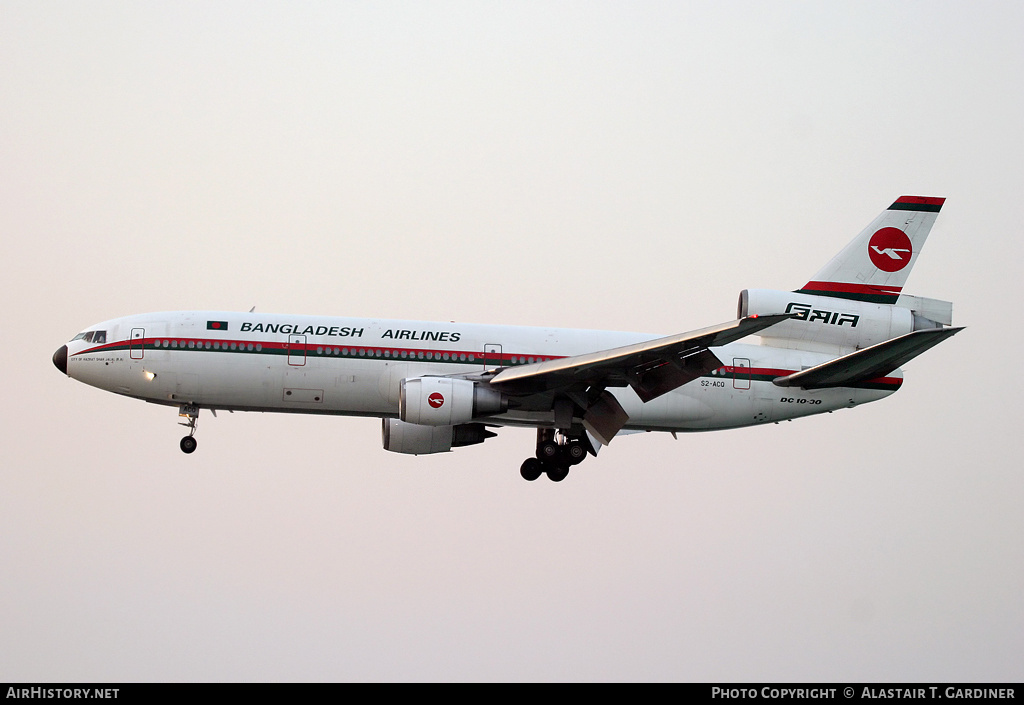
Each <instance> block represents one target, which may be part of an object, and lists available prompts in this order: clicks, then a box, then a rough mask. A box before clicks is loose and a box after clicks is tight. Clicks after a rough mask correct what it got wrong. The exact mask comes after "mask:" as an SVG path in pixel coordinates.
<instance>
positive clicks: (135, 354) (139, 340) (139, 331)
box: [128, 328, 146, 360]
mask: <svg viewBox="0 0 1024 705" xmlns="http://www.w3.org/2000/svg"><path fill="white" fill-rule="evenodd" d="M145 338H146V329H145V328H132V334H131V337H130V338H129V339H128V356H129V357H130V358H131V359H133V360H141V359H142V357H143V356H144V355H145V354H146V348H145V345H144V344H143V340H145Z"/></svg>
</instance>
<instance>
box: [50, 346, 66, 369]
mask: <svg viewBox="0 0 1024 705" xmlns="http://www.w3.org/2000/svg"><path fill="white" fill-rule="evenodd" d="M53 365H54V367H56V368H57V369H58V370H60V371H61V372H63V373H64V374H67V373H68V346H67V345H61V346H60V347H59V348H58V349H57V352H55V353H54V354H53Z"/></svg>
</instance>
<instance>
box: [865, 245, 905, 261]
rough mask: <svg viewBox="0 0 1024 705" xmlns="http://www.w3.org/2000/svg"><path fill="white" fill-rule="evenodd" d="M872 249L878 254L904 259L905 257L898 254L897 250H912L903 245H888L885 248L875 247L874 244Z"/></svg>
mask: <svg viewBox="0 0 1024 705" xmlns="http://www.w3.org/2000/svg"><path fill="white" fill-rule="evenodd" d="M871 249H872V250H874V251H875V252H876V253H877V254H880V255H888V256H889V257H891V258H892V259H895V260H902V259H903V258H902V257H900V256H899V255H898V254H896V253H897V252H910V250H908V249H906V248H903V247H886V248H884V249H883V248H879V247H875V246H874V245H872V246H871Z"/></svg>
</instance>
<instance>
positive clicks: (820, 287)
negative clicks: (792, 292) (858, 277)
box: [803, 282, 903, 296]
mask: <svg viewBox="0 0 1024 705" xmlns="http://www.w3.org/2000/svg"><path fill="white" fill-rule="evenodd" d="M803 288H804V289H813V290H815V291H838V292H841V293H844V294H886V295H889V296H897V295H899V293H900V292H901V291H903V287H902V286H885V285H871V284H848V283H846V282H807V283H806V284H804V287H803Z"/></svg>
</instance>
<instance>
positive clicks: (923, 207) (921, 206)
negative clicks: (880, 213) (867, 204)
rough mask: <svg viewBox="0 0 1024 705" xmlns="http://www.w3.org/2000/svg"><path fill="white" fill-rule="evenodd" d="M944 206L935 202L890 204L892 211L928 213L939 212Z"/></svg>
mask: <svg viewBox="0 0 1024 705" xmlns="http://www.w3.org/2000/svg"><path fill="white" fill-rule="evenodd" d="M941 208H942V206H939V205H935V204H934V203H893V204H892V205H891V206H889V210H891V211H924V212H926V213H938V212H939V210H940V209H941Z"/></svg>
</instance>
